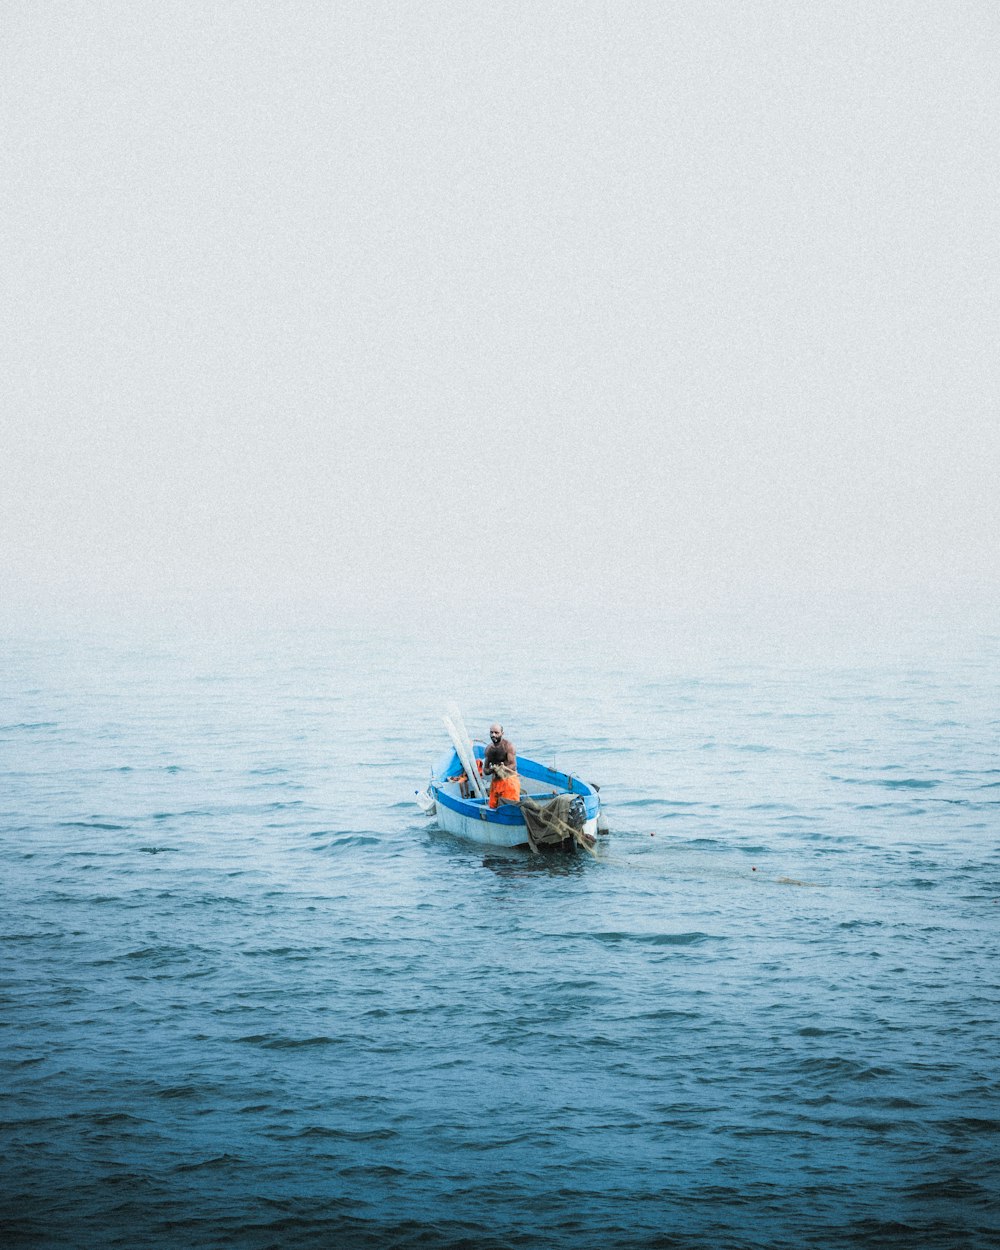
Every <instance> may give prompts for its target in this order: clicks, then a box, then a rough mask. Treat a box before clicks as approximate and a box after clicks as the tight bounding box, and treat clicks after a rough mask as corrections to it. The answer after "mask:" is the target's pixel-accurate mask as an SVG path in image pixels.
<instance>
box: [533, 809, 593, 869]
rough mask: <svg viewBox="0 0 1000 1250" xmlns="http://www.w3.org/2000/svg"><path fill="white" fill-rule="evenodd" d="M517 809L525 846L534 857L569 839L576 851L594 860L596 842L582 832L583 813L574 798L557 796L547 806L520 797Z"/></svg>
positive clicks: (585, 813) (585, 817)
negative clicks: (524, 831)
mask: <svg viewBox="0 0 1000 1250" xmlns="http://www.w3.org/2000/svg"><path fill="white" fill-rule="evenodd" d="M519 806H520V808H521V812H522V814H523V815H524V823H525V825H526V826H527V828H528V845H529V846H530V847H531V849H532V850H533V851H534V852H535V854H536V855H537V854H538V853H539V850H540V848H541V847H543V846H556V845H557V844H558V843H560V842H566V841H567V840H568V839H570V838H572V839H573V841H574V842H575V844H576V845H577V846H578V847H580V848H581V849H582V850H584V851H589V852H590V854H591V855H593V856H594V857H595V858H596V857H597V852H596V851H595V850H594V843H595V842H596V841H597V839H596V838H595V837H594V836H593V834H590V833H586V832H584V828H583V826H584V822H585V821H586V819H587V812H586V808H585V807H584V805H583V799H581V798H580V796H579V795H578V794H559V795H556V797H555V798H554V799H549V801H548V802H547V803H539V802H538V801H537V800H536V799H531V798H528V796H527V795H522V796H521V801H520V804H519Z"/></svg>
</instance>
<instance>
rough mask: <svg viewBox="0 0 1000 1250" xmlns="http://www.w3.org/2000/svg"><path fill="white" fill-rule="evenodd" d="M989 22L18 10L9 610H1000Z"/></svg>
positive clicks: (5, 430) (800, 5) (438, 9)
mask: <svg viewBox="0 0 1000 1250" xmlns="http://www.w3.org/2000/svg"><path fill="white" fill-rule="evenodd" d="M998 13H1000V10H998V9H997V6H996V5H995V4H994V3H991V2H987V0H984V2H982V3H975V2H972V0H969V2H966V3H963V2H961V0H954V2H952V3H941V2H940V0H934V2H933V3H931V2H928V3H907V2H906V0H891V2H887V3H878V2H877V0H876V2H874V3H873V2H871V0H863V2H858V3H852V2H850V0H846V2H845V0H831V2H830V3H809V2H808V0H805V2H803V0H787V2H784V3H747V4H737V3H733V2H732V0H726V2H724V3H713V2H710V0H705V2H702V3H693V2H692V3H670V2H669V0H660V2H658V3H642V2H636V3H627V2H624V3H587V2H580V3H553V4H546V3H543V2H541V0H533V2H530V3H504V2H502V0H489V2H486V0H484V2H481V3H480V2H477V0H467V2H464V3H462V2H459V0H454V2H451V3H434V2H433V0H428V2H426V3H371V2H367V0H351V2H350V3H347V2H345V3H333V2H330V3H266V2H264V0H255V2H247V3H189V4H176V3H165V2H164V0H155V2H153V0H149V2H147V0H128V2H125V0H123V2H122V3H118V4H101V3H78V4H65V3H44V4H42V3H37V2H36V0H26V2H23V3H18V2H17V0H3V4H2V8H0V22H2V31H0V34H2V38H0V62H2V65H0V68H2V82H3V87H2V109H3V117H2V122H3V127H2V129H3V136H4V137H3V147H2V157H0V160H2V168H0V187H2V190H0V229H2V248H0V266H2V275H3V283H4V290H5V296H4V299H3V302H2V313H0V315H2V318H3V324H2V331H0V333H2V338H0V368H2V378H3V396H2V410H0V436H2V437H0V621H2V620H3V619H5V618H7V617H10V618H16V619H24V618H25V617H26V616H27V617H28V618H31V617H32V616H35V617H37V618H38V619H39V620H50V621H51V620H58V618H59V617H60V616H61V615H63V614H69V615H73V614H75V613H82V612H96V613H98V614H100V613H110V614H115V613H117V612H120V611H122V610H125V609H128V610H135V611H140V612H142V611H152V612H155V611H157V610H159V608H160V606H161V605H162V604H168V603H176V602H184V601H189V602H195V603H201V604H203V605H207V606H208V607H209V608H211V606H212V605H213V604H216V603H219V604H223V603H225V604H230V605H232V604H233V603H236V604H243V605H247V606H249V607H251V608H256V609H260V610H262V611H270V610H272V608H273V606H274V605H284V606H286V607H287V605H288V604H300V603H301V604H306V605H309V606H310V608H311V609H312V610H315V611H316V612H318V613H319V615H320V616H323V615H324V614H327V615H328V616H329V617H330V618H331V619H334V618H335V617H336V616H337V614H338V613H340V612H342V611H344V610H346V608H345V605H347V606H351V607H352V608H353V610H357V606H358V605H362V607H363V606H364V605H365V604H366V603H368V602H369V601H370V602H371V603H372V604H373V605H379V606H381V607H382V608H384V607H385V606H386V605H392V604H394V603H399V604H405V603H407V602H408V601H409V600H411V599H413V597H414V596H428V595H429V596H431V597H433V598H434V599H436V600H437V599H439V600H440V601H441V602H449V601H459V600H461V599H463V598H465V597H466V596H471V597H474V598H478V599H485V600H487V601H490V600H491V598H492V597H493V596H500V595H506V594H513V593H520V594H524V593H529V594H530V593H533V592H534V591H535V590H537V589H539V588H541V587H542V586H545V585H549V586H551V585H558V586H562V587H565V588H566V589H567V591H569V592H570V593H573V594H577V595H579V596H581V597H583V598H585V599H586V598H589V597H590V596H592V595H594V596H597V595H599V596H601V598H602V600H603V601H604V602H605V603H607V604H611V605H618V604H621V605H623V606H624V605H627V604H642V605H644V606H645V607H646V608H647V609H652V610H653V611H659V610H660V609H661V608H662V610H664V611H671V610H676V609H684V610H689V609H693V610H695V611H698V610H700V609H701V608H703V607H713V606H718V605H724V606H728V607H734V606H735V607H739V605H741V604H743V603H746V604H751V603H754V602H757V601H760V600H768V601H772V602H779V603H780V602H782V601H784V600H786V599H787V600H788V601H789V602H793V601H808V600H810V599H812V598H816V597H819V598H826V599H831V598H832V599H837V598H840V597H843V598H844V599H850V598H858V599H863V598H864V597H865V596H870V595H876V596H882V597H885V596H889V597H892V596H893V595H898V596H899V597H900V599H901V600H905V599H908V598H913V597H914V596H916V597H918V598H919V597H920V596H922V595H924V594H925V593H926V594H927V595H928V596H932V597H942V598H944V599H945V600H948V601H950V602H951V603H952V604H955V603H958V604H962V603H963V602H966V601H968V602H969V603H970V604H972V603H973V602H975V603H980V604H981V603H984V602H985V603H990V602H993V603H996V602H998V601H1000V541H998V539H1000V524H998V522H1000V422H998V415H1000V409H998V398H1000V387H998V380H1000V379H998V374H1000V355H998V328H1000V300H998V290H1000V285H998V280H1000V263H998V247H1000V209H998V203H1000V197H998V181H997V179H998V167H1000V166H998V156H1000V153H998V135H1000V126H998V120H1000V118H998V108H997V105H998V96H1000V86H998V84H1000V76H998V72H997V65H998V56H1000V42H998V37H1000V18H998ZM472 553H474V554H475V560H474V559H473V555H472Z"/></svg>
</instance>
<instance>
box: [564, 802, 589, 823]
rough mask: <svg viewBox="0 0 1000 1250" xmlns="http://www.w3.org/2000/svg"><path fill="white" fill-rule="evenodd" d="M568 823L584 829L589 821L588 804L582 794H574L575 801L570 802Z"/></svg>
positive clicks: (567, 815) (567, 814)
mask: <svg viewBox="0 0 1000 1250" xmlns="http://www.w3.org/2000/svg"><path fill="white" fill-rule="evenodd" d="M566 823H567V824H568V825H569V826H570V827H571V828H573V829H582V828H583V826H584V825H585V824H586V823H587V805H586V804H585V803H584V801H583V796H582V795H579V794H574V795H573V801H572V802H571V803H570V805H569V811H568V812H567V813H566Z"/></svg>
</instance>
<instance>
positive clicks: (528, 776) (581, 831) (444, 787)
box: [417, 718, 606, 850]
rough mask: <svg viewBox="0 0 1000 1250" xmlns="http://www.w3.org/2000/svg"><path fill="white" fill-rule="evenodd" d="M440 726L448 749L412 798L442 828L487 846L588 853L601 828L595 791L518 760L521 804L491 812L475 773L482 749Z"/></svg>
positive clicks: (551, 770) (583, 783) (522, 758)
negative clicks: (578, 848) (577, 848)
mask: <svg viewBox="0 0 1000 1250" xmlns="http://www.w3.org/2000/svg"><path fill="white" fill-rule="evenodd" d="M456 719H457V718H456ZM445 724H446V726H447V727H448V732H449V735H450V736H451V738H452V743H453V746H452V749H451V750H449V751H447V752H446V753H445V754H443V755H442V756H441V758H440V759H439V760H438V761H437V762H436V763H435V765H434V767H433V768H432V769H431V780H430V785H429V786H428V787H427V790H426V791H424V792H422V793H418V795H417V801H418V802H419V803H420V806H421V808H422V809H423V810H424V812H425V813H426V814H427V815H434V816H435V817H436V819H437V823H438V826H439V827H440V828H441V829H444V830H446V831H447V832H448V833H455V834H458V835H459V837H463V838H469V839H470V840H471V841H473V842H480V843H482V844H484V845H486V846H531V848H532V849H533V850H537V848H538V846H539V844H545V845H564V846H566V847H567V848H572V847H573V846H574V845H576V846H581V847H583V849H585V850H591V849H592V848H593V845H594V842H595V841H596V836H597V834H598V832H601V833H603V832H605V829H606V827H605V825H604V821H603V817H602V814H601V800H600V795H599V794H598V789H597V786H595V785H591V784H590V783H589V782H586V781H581V780H580V778H579V777H574V776H572V775H571V774H569V773H562V772H558V771H557V770H556V769H554V768H549V767H548V766H547V765H545V764H539V763H537V762H536V761H535V760H531V759H527V758H526V757H525V756H523V755H519V756H518V757H517V775H518V778H519V779H520V782H521V802H520V803H504V802H501V803H500V805H499V806H498V807H496V808H491V807H490V806H489V803H488V801H487V798H486V788H485V786H484V785H483V782H482V778H481V774H480V767H481V761H482V759H483V757H484V755H485V753H486V751H485V747H484V746H483V745H482V744H480V743H473V742H471V741H470V740H469V738H468V737H467V736H466V734H465V733H464V726H462V732H459V731H457V730H456V728H455V725H454V723H453V722H452V721H449V720H447V719H446V721H445ZM459 724H461V721H460V720H459ZM473 761H475V762H473ZM470 777H472V778H473V780H472V781H470ZM526 813H527V818H526Z"/></svg>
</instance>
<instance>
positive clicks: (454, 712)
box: [448, 702, 486, 799]
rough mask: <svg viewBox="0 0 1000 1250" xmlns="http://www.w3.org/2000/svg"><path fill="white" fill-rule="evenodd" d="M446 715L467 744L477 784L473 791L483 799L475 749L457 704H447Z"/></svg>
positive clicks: (483, 794) (470, 781)
mask: <svg viewBox="0 0 1000 1250" xmlns="http://www.w3.org/2000/svg"><path fill="white" fill-rule="evenodd" d="M448 715H449V716H450V717H451V720H452V724H453V725H454V726H455V728H456V729H457V730H458V732H459V733H460V734H461V735H462V741H463V742H466V743H468V746H469V759H470V760H471V761H472V768H473V772H474V773H475V776H476V781H477V782H478V783H479V784H478V785H475V786H474V789H475V791H476V793H477V794H478V795H479V797H480V798H481V799H485V798H486V787H485V786H484V785H483V780H482V777H481V776H480V774H479V769H478V767H477V766H476V748H475V745H474V744H473V741H472V735H471V734H470V733H469V731H468V730H467V729H466V727H465V721H464V720H463V719H462V713H461V712H460V711H459V710H458V704H457V703H454V702H452V703H449V704H448ZM469 784H470V785H472V784H473V782H472V778H471V776H470V778H469Z"/></svg>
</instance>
